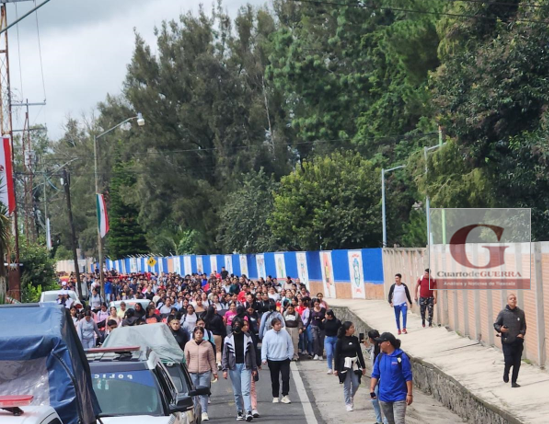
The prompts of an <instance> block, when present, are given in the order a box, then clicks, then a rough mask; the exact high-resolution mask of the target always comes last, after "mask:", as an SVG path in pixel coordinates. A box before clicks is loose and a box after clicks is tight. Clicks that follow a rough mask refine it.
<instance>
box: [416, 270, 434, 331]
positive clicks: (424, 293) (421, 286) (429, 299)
mask: <svg viewBox="0 0 549 424" xmlns="http://www.w3.org/2000/svg"><path fill="white" fill-rule="evenodd" d="M436 287H437V282H436V280H435V279H434V278H430V271H429V268H427V269H426V270H425V272H424V273H423V277H422V278H420V279H418V280H417V284H416V289H415V290H414V294H415V301H416V303H418V301H417V298H418V292H419V309H420V312H421V324H422V325H423V327H424V328H425V311H426V310H427V311H429V327H432V326H433V311H434V305H436V304H437V292H436Z"/></svg>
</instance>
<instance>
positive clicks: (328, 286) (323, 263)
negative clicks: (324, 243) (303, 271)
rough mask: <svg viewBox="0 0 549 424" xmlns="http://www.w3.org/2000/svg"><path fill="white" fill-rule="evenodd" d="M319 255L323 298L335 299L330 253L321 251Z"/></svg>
mask: <svg viewBox="0 0 549 424" xmlns="http://www.w3.org/2000/svg"><path fill="white" fill-rule="evenodd" d="M319 254H320V269H321V270H322V283H323V284H324V296H326V297H330V298H332V299H335V297H336V289H335V282H334V267H333V265H332V252H331V251H322V252H319Z"/></svg>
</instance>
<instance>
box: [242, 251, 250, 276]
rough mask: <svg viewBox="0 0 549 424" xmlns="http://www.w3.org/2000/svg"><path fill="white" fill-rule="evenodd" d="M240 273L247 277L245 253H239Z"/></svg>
mask: <svg viewBox="0 0 549 424" xmlns="http://www.w3.org/2000/svg"><path fill="white" fill-rule="evenodd" d="M240 275H245V276H246V277H248V258H247V256H246V255H240Z"/></svg>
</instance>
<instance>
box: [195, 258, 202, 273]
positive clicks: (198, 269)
mask: <svg viewBox="0 0 549 424" xmlns="http://www.w3.org/2000/svg"><path fill="white" fill-rule="evenodd" d="M196 272H198V273H199V274H203V273H204V263H203V261H202V256H197V257H196Z"/></svg>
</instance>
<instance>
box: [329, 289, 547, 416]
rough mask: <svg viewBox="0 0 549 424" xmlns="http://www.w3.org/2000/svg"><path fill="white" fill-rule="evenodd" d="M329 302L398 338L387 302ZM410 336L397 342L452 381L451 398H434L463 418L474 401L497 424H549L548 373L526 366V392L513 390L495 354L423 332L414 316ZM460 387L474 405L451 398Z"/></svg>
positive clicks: (435, 331)
mask: <svg viewBox="0 0 549 424" xmlns="http://www.w3.org/2000/svg"><path fill="white" fill-rule="evenodd" d="M328 302H329V305H330V307H334V308H347V309H348V311H349V312H350V313H352V314H354V315H356V316H357V317H358V318H359V319H360V320H362V321H363V322H364V323H365V324H366V325H367V326H368V327H371V328H375V329H377V330H379V332H380V333H381V332H383V331H390V332H392V333H393V334H395V336H397V334H396V325H395V319H394V312H393V309H392V308H391V307H390V306H389V305H388V303H387V302H386V301H382V300H350V299H329V300H328ZM336 314H337V313H336ZM338 318H340V319H341V318H342V317H341V316H338ZM407 330H408V334H403V335H401V336H397V337H398V338H400V339H401V340H402V349H403V350H404V351H405V352H406V353H408V354H409V355H410V356H411V357H412V358H413V359H414V360H415V361H416V363H420V364H421V366H424V367H425V369H432V370H435V371H436V372H437V373H438V374H439V375H440V374H442V375H445V376H447V377H449V378H447V379H446V380H447V381H448V383H447V384H446V386H448V389H449V391H448V393H447V394H445V393H444V390H436V393H435V397H436V398H437V399H441V401H442V403H443V404H444V405H446V406H449V407H450V408H451V409H455V410H456V411H457V412H458V413H459V414H460V415H461V416H462V417H463V416H464V415H467V414H469V413H468V412H467V411H468V410H470V409H473V408H475V405H471V401H473V402H474V401H476V404H477V406H478V405H480V407H478V408H477V409H485V410H487V411H489V412H490V413H491V412H493V411H497V412H498V414H499V415H500V416H503V417H507V418H503V419H502V420H498V422H502V423H506V422H521V423H524V424H546V423H547V422H549V418H547V417H549V402H547V399H548V393H549V374H548V373H547V372H546V371H543V370H540V369H539V368H537V367H534V366H533V365H528V364H526V363H524V362H523V364H522V366H521V369H520V374H519V380H518V383H519V384H520V385H521V386H522V387H520V388H515V389H513V388H511V386H510V383H508V384H505V383H504V382H503V380H502V376H503V354H502V353H501V352H500V351H498V350H497V349H495V348H489V347H484V346H482V345H480V344H478V343H475V341H474V340H471V339H469V338H465V337H461V336H459V335H457V334H456V333H455V332H453V331H452V332H449V331H447V330H446V329H445V328H442V327H435V328H422V327H421V319H420V317H419V316H418V315H415V314H408V325H407ZM526 337H528V333H527V336H526ZM416 377H418V378H421V377H425V376H414V380H415V379H416ZM426 383H427V384H428V385H430V386H431V388H437V383H438V382H433V381H428V379H426ZM431 383H432V384H431ZM444 384H445V383H441V384H439V386H438V389H441V388H442V389H444V387H443V385H444ZM441 386H442V387H441ZM456 386H457V388H458V389H459V388H460V387H459V386H461V387H462V388H463V389H464V390H465V391H466V392H467V393H468V394H470V396H469V397H470V398H471V399H469V400H464V399H455V398H452V397H451V396H449V393H451V391H452V390H454V389H455V388H456ZM433 391H435V390H433ZM470 414H471V415H468V416H466V418H468V419H470V420H474V421H475V422H477V421H478V419H479V414H478V411H477V413H475V412H474V411H471V412H470ZM484 422H486V421H484Z"/></svg>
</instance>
